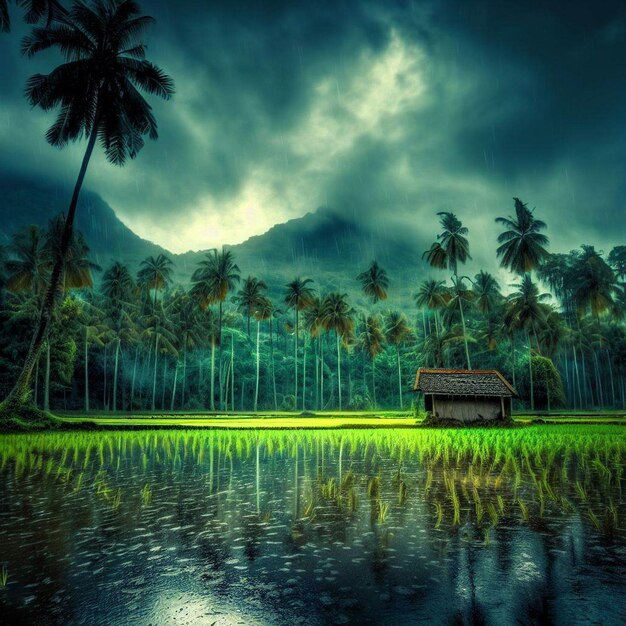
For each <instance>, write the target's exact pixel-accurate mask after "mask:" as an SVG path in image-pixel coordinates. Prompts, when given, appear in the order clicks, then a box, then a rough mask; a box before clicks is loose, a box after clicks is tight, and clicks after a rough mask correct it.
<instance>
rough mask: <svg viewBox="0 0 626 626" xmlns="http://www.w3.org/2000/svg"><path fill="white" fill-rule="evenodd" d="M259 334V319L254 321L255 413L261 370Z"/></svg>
mask: <svg viewBox="0 0 626 626" xmlns="http://www.w3.org/2000/svg"><path fill="white" fill-rule="evenodd" d="M260 336H261V321H260V320H257V321H256V384H255V387H254V412H255V413H256V410H257V407H258V403H259V374H260V371H261V358H260V353H259V340H260Z"/></svg>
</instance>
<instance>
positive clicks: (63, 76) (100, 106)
mask: <svg viewBox="0 0 626 626" xmlns="http://www.w3.org/2000/svg"><path fill="white" fill-rule="evenodd" d="M152 22H153V19H152V18H150V17H148V16H142V15H140V9H139V5H138V4H137V3H136V2H134V1H133V0H124V1H122V2H110V1H109V0H94V2H93V4H92V5H86V4H83V3H80V2H77V3H75V4H74V5H73V7H72V8H71V10H70V11H69V13H68V15H67V16H66V17H64V19H63V22H53V23H51V24H50V25H48V27H47V28H35V29H33V31H32V33H31V34H30V35H28V36H27V37H26V38H25V39H24V41H23V45H22V50H23V52H24V54H25V55H27V56H29V57H30V56H33V55H34V54H37V53H39V52H42V51H44V50H49V49H54V48H56V49H58V50H59V51H60V52H61V54H62V55H63V56H64V58H65V61H66V62H65V63H63V64H62V65H60V66H59V67H57V68H56V69H55V70H53V71H52V72H51V73H50V74H35V75H34V76H32V77H31V78H30V79H29V80H28V83H27V86H26V97H27V99H28V100H29V102H30V104H31V105H32V106H34V107H40V108H41V109H43V110H44V111H50V110H52V109H54V108H56V107H60V111H59V114H58V117H57V119H56V121H55V122H54V124H53V125H52V126H51V127H50V129H49V130H48V132H47V134H46V139H47V141H48V143H50V144H51V145H53V146H58V147H61V148H62V147H64V146H65V145H67V144H68V143H69V142H73V141H76V140H79V139H81V138H82V137H87V138H88V139H87V147H86V149H85V154H84V156H83V160H82V163H81V167H80V171H79V174H78V178H77V180H76V184H75V186H74V191H73V194H72V199H71V201H70V205H69V209H68V212H67V217H66V219H65V224H64V229H63V236H62V239H61V243H60V245H59V247H58V249H57V250H56V251H55V252H56V255H55V261H54V266H53V268H52V273H51V276H50V284H49V286H48V290H47V292H46V296H45V300H44V303H43V306H42V309H41V314H40V317H39V322H38V324H37V328H36V330H35V333H34V334H33V338H32V341H31V344H30V347H29V350H28V354H27V356H26V359H25V362H24V366H23V368H22V371H21V373H20V375H19V377H18V379H17V381H16V383H15V385H14V387H13V389H12V390H11V392H10V393H9V395H8V396H7V398H6V399H5V401H4V402H3V403H2V405H0V409H2V410H4V411H5V412H8V409H13V411H15V410H16V409H18V408H19V407H20V406H23V405H24V404H26V403H27V402H28V396H29V392H28V388H29V380H30V376H31V374H32V370H33V367H34V364H35V361H36V360H37V357H38V355H39V350H40V349H41V345H42V343H43V341H44V338H45V336H46V331H47V328H48V325H49V323H50V320H51V318H52V313H53V310H54V307H55V297H56V294H57V289H58V285H59V283H60V280H61V274H62V269H63V260H64V258H65V255H66V253H67V250H68V247H69V245H70V241H71V238H72V231H73V226H74V218H75V216H76V207H77V205H78V197H79V195H80V190H81V188H82V185H83V181H84V179H85V174H86V172H87V168H88V166H89V161H90V160H91V155H92V154H93V150H94V148H95V145H96V141H97V140H98V139H100V143H101V145H102V147H103V149H104V152H105V156H106V158H107V160H108V161H110V162H111V163H113V164H115V165H120V166H121V165H123V164H124V163H125V161H126V159H127V158H131V159H132V158H134V157H135V156H137V154H138V153H139V151H140V150H141V148H142V146H143V144H144V139H143V138H144V135H148V136H149V137H150V138H151V139H156V138H157V124H156V120H155V118H154V115H153V113H152V110H151V107H150V105H149V104H148V103H147V101H146V100H145V99H144V98H143V96H142V95H141V93H140V90H143V91H146V92H148V93H150V94H154V95H157V96H160V97H162V98H164V99H169V98H170V97H171V95H172V94H173V92H174V84H173V81H172V80H171V78H169V77H168V76H167V75H166V74H165V73H164V72H163V71H162V70H160V69H159V68H158V67H156V66H155V65H154V64H152V63H150V62H149V61H147V60H146V59H145V51H146V49H145V46H144V45H143V43H142V42H141V37H142V35H143V33H144V31H145V29H146V27H147V26H148V25H150V24H151V23H152Z"/></svg>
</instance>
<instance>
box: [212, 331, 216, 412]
mask: <svg viewBox="0 0 626 626" xmlns="http://www.w3.org/2000/svg"><path fill="white" fill-rule="evenodd" d="M211 411H215V339H211Z"/></svg>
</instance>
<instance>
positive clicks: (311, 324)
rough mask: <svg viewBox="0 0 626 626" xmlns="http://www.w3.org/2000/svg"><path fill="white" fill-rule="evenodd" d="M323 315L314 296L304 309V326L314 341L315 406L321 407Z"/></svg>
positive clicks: (319, 304) (320, 301)
mask: <svg viewBox="0 0 626 626" xmlns="http://www.w3.org/2000/svg"><path fill="white" fill-rule="evenodd" d="M323 315H324V302H323V300H322V299H321V298H319V297H317V296H316V297H315V298H313V301H312V303H311V306H310V307H309V308H307V309H305V311H304V327H305V329H306V331H307V332H308V333H309V337H311V339H312V340H314V341H315V344H314V345H315V407H316V408H318V409H319V408H321V404H322V396H323V389H324V352H323V344H322V341H321V339H322V337H321V333H322V332H323V331H324V325H323V322H322V318H323ZM302 394H303V404H302V406H303V408H302V410H303V411H304V385H303V392H302Z"/></svg>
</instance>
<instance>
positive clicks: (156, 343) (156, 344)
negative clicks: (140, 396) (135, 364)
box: [152, 335, 159, 411]
mask: <svg viewBox="0 0 626 626" xmlns="http://www.w3.org/2000/svg"><path fill="white" fill-rule="evenodd" d="M158 360H159V336H158V335H157V336H156V339H155V340H154V376H153V378H152V410H153V411H154V410H156V380H157V361H158Z"/></svg>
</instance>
